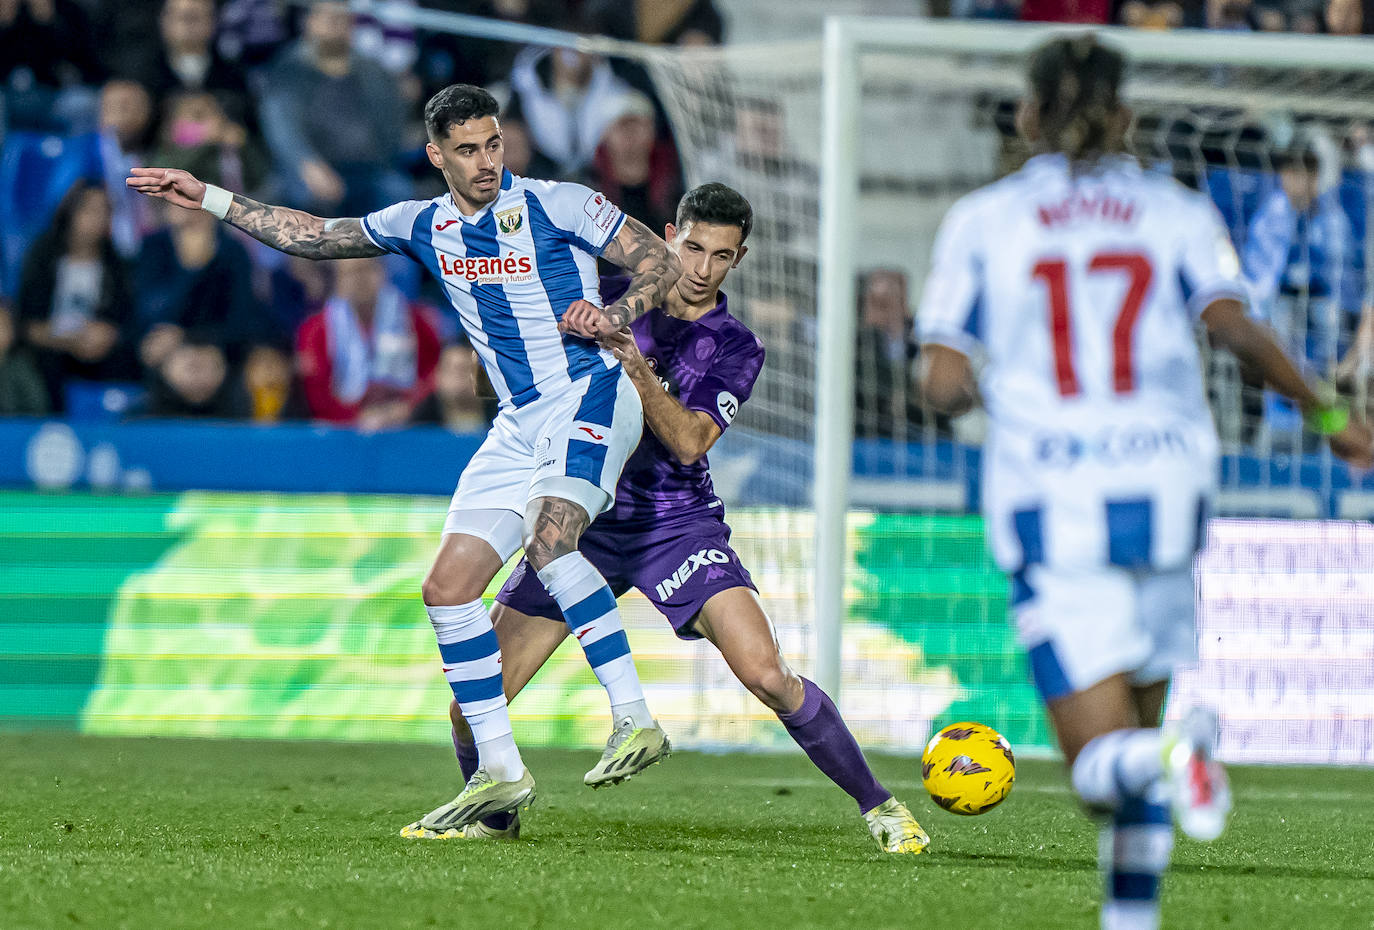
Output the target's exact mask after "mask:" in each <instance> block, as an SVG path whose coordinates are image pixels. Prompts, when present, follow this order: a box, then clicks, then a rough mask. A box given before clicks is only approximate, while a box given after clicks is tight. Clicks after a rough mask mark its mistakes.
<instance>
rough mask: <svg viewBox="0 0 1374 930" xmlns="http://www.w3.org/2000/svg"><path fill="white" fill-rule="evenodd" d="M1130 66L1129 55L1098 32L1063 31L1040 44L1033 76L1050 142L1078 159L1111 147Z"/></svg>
mask: <svg viewBox="0 0 1374 930" xmlns="http://www.w3.org/2000/svg"><path fill="white" fill-rule="evenodd" d="M1125 70H1126V59H1125V56H1123V55H1122V54H1121V52H1119V51H1117V50H1116V49H1115V48H1112V47H1110V46H1107V45H1103V44H1101V43H1100V42H1098V40H1097V36H1096V35H1094V34H1093V33H1086V34H1084V35H1077V36H1061V37H1060V38H1057V39H1050V40H1049V41H1048V42H1046V43H1044V44H1043V45H1041V46H1040V47H1039V48H1037V49H1036V50H1035V51H1034V52H1033V53H1032V54H1031V59H1030V69H1029V73H1028V77H1029V78H1030V89H1031V93H1032V94H1034V96H1035V101H1036V106H1037V109H1038V116H1039V122H1040V135H1041V137H1042V138H1043V139H1044V140H1045V143H1046V144H1047V145H1048V146H1049V147H1050V148H1051V149H1052V150H1054V151H1056V152H1062V153H1064V154H1065V155H1068V156H1069V157H1070V158H1071V159H1074V160H1075V161H1078V160H1084V159H1089V158H1093V157H1095V156H1097V155H1102V154H1105V153H1107V152H1109V151H1111V150H1112V148H1113V147H1114V146H1115V145H1116V144H1117V140H1115V139H1113V138H1112V121H1113V118H1114V117H1115V115H1116V111H1117V109H1118V108H1119V107H1120V98H1119V92H1120V90H1121V79H1122V76H1123V74H1124V73H1125Z"/></svg>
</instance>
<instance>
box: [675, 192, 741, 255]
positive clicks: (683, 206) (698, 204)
mask: <svg viewBox="0 0 1374 930" xmlns="http://www.w3.org/2000/svg"><path fill="white" fill-rule="evenodd" d="M688 223H711V224H713V225H716V226H738V227H739V241H740V244H741V245H743V244H744V240H745V239H748V238H749V230H751V229H753V228H754V208H753V207H751V206H749V201H747V200H745V199H744V195H743V194H741V193H740V192H739V191H737V190H735V189H734V188H733V187H726V186H725V185H724V184H721V183H719V182H717V181H710V182H708V183H706V184H702V185H700V186H698V187H694V188H692V189H691V190H689V191H688V192H687V193H685V194H683V195H682V199H681V200H680V201H678V205H677V225H678V226H685V225H687V224H688Z"/></svg>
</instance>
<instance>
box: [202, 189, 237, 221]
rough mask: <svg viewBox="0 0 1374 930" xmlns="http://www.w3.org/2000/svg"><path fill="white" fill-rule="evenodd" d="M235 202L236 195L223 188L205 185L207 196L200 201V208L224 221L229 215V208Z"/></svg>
mask: <svg viewBox="0 0 1374 930" xmlns="http://www.w3.org/2000/svg"><path fill="white" fill-rule="evenodd" d="M233 202H234V195H233V194H231V193H229V192H228V191H227V190H225V189H224V188H222V187H216V186H215V185H213V184H207V185H205V196H204V197H202V198H201V199H200V208H201V209H202V210H204V211H205V212H206V213H213V214H214V215H215V216H216V218H218V219H221V220H222V219H224V217H225V216H227V215H228V213H229V207H230V205H231V204H233Z"/></svg>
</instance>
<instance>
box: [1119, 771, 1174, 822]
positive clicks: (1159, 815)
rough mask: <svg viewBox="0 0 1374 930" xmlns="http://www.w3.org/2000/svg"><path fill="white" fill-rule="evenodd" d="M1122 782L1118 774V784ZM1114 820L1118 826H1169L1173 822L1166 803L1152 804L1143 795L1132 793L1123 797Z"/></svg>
mask: <svg viewBox="0 0 1374 930" xmlns="http://www.w3.org/2000/svg"><path fill="white" fill-rule="evenodd" d="M1120 783H1121V779H1120V777H1119V776H1118V778H1117V784H1118V785H1119V784H1120ZM1112 820H1113V823H1115V824H1116V825H1117V826H1118V827H1139V826H1145V825H1155V826H1168V825H1170V824H1171V823H1173V821H1172V820H1171V819H1170V817H1169V808H1168V807H1167V806H1166V805H1164V804H1151V803H1150V802H1149V801H1147V800H1145V799H1144V798H1142V797H1139V796H1136V797H1132V796H1130V795H1127V796H1125V797H1123V798H1122V799H1121V807H1120V808H1119V809H1118V810H1117V812H1116V816H1115V817H1114V818H1113V819H1112Z"/></svg>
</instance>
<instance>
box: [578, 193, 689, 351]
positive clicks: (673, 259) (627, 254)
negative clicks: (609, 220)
mask: <svg viewBox="0 0 1374 930" xmlns="http://www.w3.org/2000/svg"><path fill="white" fill-rule="evenodd" d="M601 257H602V258H604V259H606V261H608V262H612V263H614V264H616V265H619V266H620V267H621V268H624V269H626V270H627V271H629V272H630V275H631V277H630V286H629V289H628V290H626V291H625V293H624V295H623V296H622V297H621V298H620V299H619V300H617V301H616V302H615V303H613V304H611V305H610V306H609V307H607V308H605V309H604V310H600V309H598V308H597V307H596V306H595V305H593V304H590V303H587V302H586V301H578V302H577V303H575V304H573V305H572V307H571V308H569V310H568V312H567V313H565V314H564V315H563V322H562V323H560V324H559V327H560V328H561V329H562V330H563V331H564V332H571V333H576V334H577V335H579V336H586V337H588V338H598V337H606V336H610V335H611V334H612V333H614V332H616V331H617V330H619V329H621V328H622V327H625V326H629V325H630V323H631V321H633V320H636V319H638V318H639V317H641V316H643V315H644V314H645V313H647V312H648V311H649V310H652V309H653V308H654V307H657V306H658V305H660V304H662V303H663V302H664V301H665V300H666V299H667V298H668V290H669V289H670V288H671V287H672V286H673V285H674V284H676V283H677V279H678V278H679V277H680V276H681V275H682V263H681V262H680V261H679V260H678V257H677V255H675V254H674V253H673V251H672V249H670V248H668V243H666V242H664V241H663V240H662V239H660V238H659V237H658V236H656V235H654V234H653V232H651V231H650V230H649V227H647V226H645V225H644V224H643V223H641V222H639V220H637V219H635V218H634V217H630V216H627V217H625V222H624V223H623V224H622V225H621V227H620V231H619V232H618V233H616V234H615V238H614V239H612V240H611V241H610V242H608V243H607V244H606V250H605V251H604V252H602V253H601Z"/></svg>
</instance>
